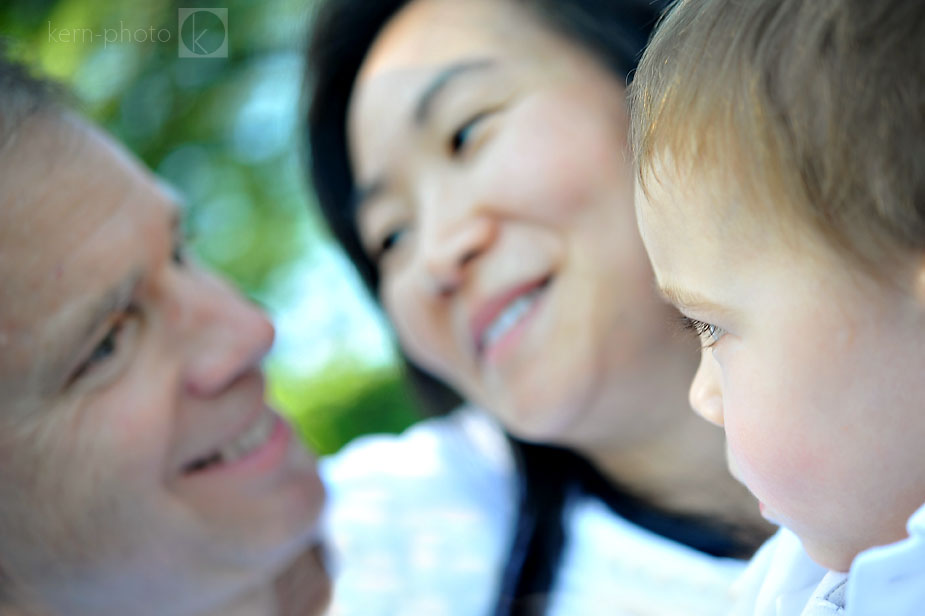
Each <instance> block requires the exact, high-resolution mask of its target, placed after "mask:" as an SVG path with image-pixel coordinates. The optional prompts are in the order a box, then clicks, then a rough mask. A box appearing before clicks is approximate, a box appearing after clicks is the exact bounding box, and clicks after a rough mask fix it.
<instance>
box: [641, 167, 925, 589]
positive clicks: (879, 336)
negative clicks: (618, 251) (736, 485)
mask: <svg viewBox="0 0 925 616" xmlns="http://www.w3.org/2000/svg"><path fill="white" fill-rule="evenodd" d="M697 180H700V181H697ZM710 185H711V183H710V182H705V181H703V178H693V177H692V178H690V180H689V181H687V182H678V181H676V179H675V178H673V177H670V174H666V177H664V178H663V181H661V182H659V183H656V182H653V186H652V187H651V190H650V192H649V194H648V195H646V194H643V193H642V191H637V197H636V198H637V201H636V204H637V210H638V220H639V227H640V231H641V233H642V237H643V241H644V242H645V245H646V248H647V249H648V252H649V256H650V258H651V260H652V263H653V266H654V269H655V272H656V275H657V278H658V282H659V285H660V287H661V288H662V289H663V291H664V292H665V295H666V296H668V297H669V298H670V299H672V301H673V302H674V303H675V304H676V305H677V306H678V308H679V309H680V310H681V312H682V313H684V314H685V315H686V317H688V318H689V319H690V320H691V325H692V326H693V328H694V329H695V330H697V331H698V333H700V334H701V339H702V342H703V344H704V347H705V348H704V351H703V354H702V361H701V365H700V369H699V371H698V373H697V376H696V377H695V379H694V382H693V383H692V385H691V392H690V397H691V403H692V405H693V406H694V409H695V410H696V411H697V412H698V413H700V414H701V415H702V416H704V417H705V418H706V419H708V420H710V421H712V422H714V423H716V424H718V425H721V426H723V427H724V428H725V431H726V438H727V442H728V452H729V459H730V466H731V470H732V472H733V474H734V475H735V476H736V477H737V478H739V479H740V480H741V481H742V482H743V483H745V484H746V485H747V486H748V487H749V489H750V490H751V491H752V492H753V493H754V494H755V496H756V497H757V498H758V499H759V500H760V501H761V503H762V510H763V512H764V513H765V515H766V516H767V517H769V518H771V519H773V520H774V521H777V522H780V523H781V524H783V525H785V526H787V527H788V528H790V529H791V530H792V531H794V532H795V533H796V534H797V535H799V536H800V539H801V540H802V541H803V545H804V547H805V548H806V550H807V551H808V553H809V555H810V556H812V557H813V558H814V559H815V560H816V561H817V562H819V563H820V564H822V565H824V566H826V567H828V568H831V569H837V570H842V571H844V570H847V569H848V567H849V566H850V564H851V561H852V559H853V558H854V556H855V555H856V554H858V553H859V552H860V551H862V550H864V549H866V548H869V547H871V546H874V545H882V544H886V543H891V542H893V541H897V540H899V539H901V538H902V537H904V536H905V535H906V529H905V523H906V520H907V518H908V517H909V516H910V515H912V513H913V512H914V511H915V510H916V509H917V508H918V507H919V506H920V505H921V504H922V502H923V501H925V468H923V465H922V442H923V441H925V420H923V418H922V400H925V384H923V383H925V382H923V379H922V375H923V374H925V352H923V349H925V301H923V298H925V293H923V287H925V284H923V281H925V272H922V271H919V272H917V275H918V278H916V273H910V275H908V276H905V275H904V276H901V278H904V280H901V281H897V282H898V284H897V285H896V286H890V285H885V284H878V283H876V282H874V281H873V280H871V279H870V278H869V277H868V276H867V275H866V274H862V273H861V272H860V270H859V269H858V268H856V267H855V266H854V265H853V264H852V263H849V262H848V259H847V258H845V257H843V256H842V255H841V254H840V253H836V252H835V250H834V249H832V248H830V247H829V246H828V244H827V243H826V242H825V241H824V240H823V238H821V237H819V236H818V234H817V233H816V232H815V231H813V230H811V229H809V228H808V226H807V225H804V227H806V228H803V229H802V230H800V225H799V224H798V223H796V222H795V221H794V222H793V223H792V224H791V230H790V232H789V233H788V232H786V231H785V230H784V229H783V227H782V226H780V225H775V224H771V220H770V216H769V215H765V216H764V217H762V215H761V214H760V213H758V212H756V211H751V210H752V209H755V208H753V207H752V206H750V205H749V204H747V203H744V202H743V201H742V200H741V199H738V198H737V197H736V196H735V194H733V192H732V191H731V190H728V188H724V189H723V190H709V188H708V187H709V186H710ZM767 211H768V210H763V212H767ZM918 267H919V268H921V260H920V261H919V265H918ZM897 274H898V272H897ZM916 285H918V287H917V286H916ZM910 291H911V292H910Z"/></svg>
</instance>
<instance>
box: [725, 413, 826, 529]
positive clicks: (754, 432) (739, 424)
mask: <svg viewBox="0 0 925 616" xmlns="http://www.w3.org/2000/svg"><path fill="white" fill-rule="evenodd" d="M751 399H752V400H753V401H754V403H753V404H750V405H747V406H746V405H744V404H742V405H737V406H738V408H735V407H733V408H730V404H734V400H731V399H730V398H729V396H726V397H725V403H726V413H725V428H726V438H727V441H728V444H729V451H730V455H731V456H732V457H733V459H734V460H735V462H734V466H735V472H736V474H737V475H738V477H737V479H739V480H740V481H742V482H743V483H744V484H745V485H746V486H747V487H748V488H749V490H751V492H752V493H753V494H754V495H755V497H756V498H758V500H760V501H761V502H762V503H764V504H765V505H768V506H770V507H772V508H773V509H775V510H776V511H778V512H779V513H780V514H782V515H784V516H787V517H789V516H791V515H799V512H800V511H801V510H802V509H803V504H804V503H807V502H811V501H812V499H813V498H814V496H813V493H814V490H813V486H814V485H815V486H818V485H820V484H819V481H821V480H824V477H825V475H826V472H827V471H826V468H825V466H826V462H827V461H826V458H825V456H824V455H823V454H822V452H821V451H820V449H819V446H818V443H814V442H813V440H812V439H811V438H810V437H809V435H808V434H807V433H806V431H805V429H804V428H803V427H802V426H801V425H800V422H799V421H798V419H797V418H796V417H794V416H793V415H791V414H789V413H786V412H779V409H778V408H775V407H774V405H762V404H761V401H762V397H761V396H757V395H753V396H751ZM791 408H793V407H792V406H791Z"/></svg>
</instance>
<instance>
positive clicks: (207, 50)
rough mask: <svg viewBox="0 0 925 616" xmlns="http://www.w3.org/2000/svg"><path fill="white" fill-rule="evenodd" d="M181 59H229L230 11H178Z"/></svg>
mask: <svg viewBox="0 0 925 616" xmlns="http://www.w3.org/2000/svg"><path fill="white" fill-rule="evenodd" d="M177 34H178V36H177V40H178V41H179V49H178V53H179V56H180V57H181V58H227V57H228V9H226V8H218V9H177Z"/></svg>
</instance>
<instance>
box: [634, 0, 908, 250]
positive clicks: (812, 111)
mask: <svg viewBox="0 0 925 616" xmlns="http://www.w3.org/2000/svg"><path fill="white" fill-rule="evenodd" d="M630 97H631V106H632V112H631V113H632V133H631V140H632V145H633V149H634V152H635V155H636V159H637V176H638V178H639V180H640V183H641V185H642V188H643V190H646V191H647V192H648V190H647V187H648V186H649V185H650V183H651V182H652V181H653V180H656V181H657V180H658V177H657V176H658V175H659V173H660V172H661V170H662V169H663V168H664V165H665V164H666V163H667V164H668V165H669V172H672V173H679V174H685V173H691V172H696V173H698V174H704V173H706V174H707V178H704V179H707V180H710V179H712V180H716V181H720V182H732V184H734V185H735V190H737V191H738V192H739V195H738V196H739V197H741V198H742V199H743V200H744V201H746V202H748V203H749V205H752V204H758V205H760V206H761V207H763V208H764V211H765V212H770V213H771V215H772V216H773V217H776V218H787V219H790V220H796V221H801V222H802V223H803V224H804V226H805V223H807V222H808V223H810V224H811V225H813V226H814V227H815V228H816V230H818V231H820V232H821V233H822V235H823V236H824V237H825V238H827V239H828V240H830V241H831V243H832V244H833V245H834V246H836V248H838V249H840V250H841V251H843V252H847V253H848V254H849V255H851V256H854V257H859V258H860V259H861V260H862V261H863V262H864V263H867V264H869V265H874V266H882V265H884V262H885V261H887V260H890V261H892V260H891V259H889V257H894V258H895V257H898V256H904V255H909V254H922V253H923V252H925V148H923V144H925V2H919V1H912V2H910V1H905V0H876V1H873V0H680V1H679V2H677V4H675V5H674V7H673V8H672V10H671V11H670V12H669V13H668V14H667V15H666V17H665V18H664V19H663V21H662V23H661V24H660V26H659V28H658V30H657V32H656V34H655V35H654V37H653V40H652V42H651V44H650V46H649V47H648V49H647V51H646V52H645V54H644V55H643V58H642V61H641V63H640V66H639V70H638V72H637V74H636V77H635V80H634V82H633V84H632V86H631V88H630ZM678 177H681V176H678ZM781 213H794V214H796V215H797V218H794V217H792V216H784V217H782V216H780V215H781Z"/></svg>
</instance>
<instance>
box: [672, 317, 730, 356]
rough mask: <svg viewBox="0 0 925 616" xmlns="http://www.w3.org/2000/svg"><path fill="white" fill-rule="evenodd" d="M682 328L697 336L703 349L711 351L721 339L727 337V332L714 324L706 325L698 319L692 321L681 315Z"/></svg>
mask: <svg viewBox="0 0 925 616" xmlns="http://www.w3.org/2000/svg"><path fill="white" fill-rule="evenodd" d="M681 327H682V328H683V329H684V330H686V331H691V332H694V333H695V334H697V337H698V338H699V339H700V344H701V346H702V347H703V348H705V349H709V348H712V347H713V346H715V345H716V343H717V342H719V341H720V339H721V338H722V337H723V336H725V335H726V330H724V329H723V328H722V327H719V326H718V325H713V324H712V323H705V322H704V321H698V320H697V319H691V318H690V317H686V316H684V315H681Z"/></svg>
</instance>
